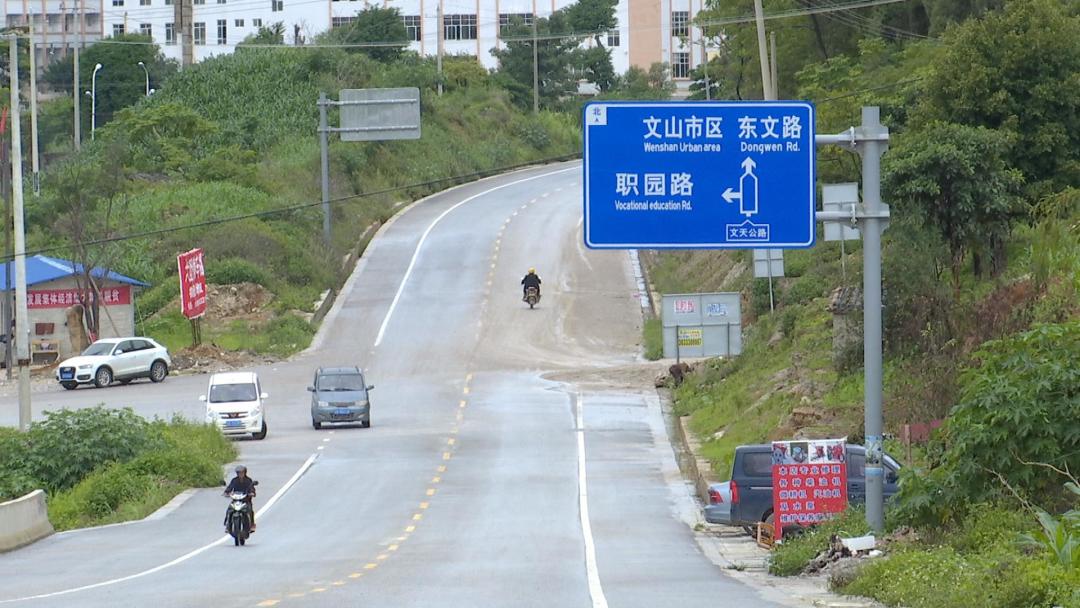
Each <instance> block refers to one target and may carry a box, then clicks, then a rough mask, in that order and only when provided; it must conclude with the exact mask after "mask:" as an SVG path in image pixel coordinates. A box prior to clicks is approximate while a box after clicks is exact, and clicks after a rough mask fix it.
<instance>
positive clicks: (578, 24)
mask: <svg viewBox="0 0 1080 608" xmlns="http://www.w3.org/2000/svg"><path fill="white" fill-rule="evenodd" d="M618 5H619V0H577V2H575V3H573V4H571V5H570V6H568V7H566V8H565V9H564V10H565V11H566V20H567V24H568V25H569V26H570V28H571V30H572V31H574V32H578V33H592V34H593V40H594V41H595V42H596V45H597V46H600V47H603V46H604V42H603V37H604V35H605V34H606V33H607V32H608V30H612V29H614V28H615V26H616V25H618V23H619V22H618V20H617V19H615V7H617V6H618Z"/></svg>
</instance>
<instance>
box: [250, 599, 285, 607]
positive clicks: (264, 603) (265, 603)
mask: <svg viewBox="0 0 1080 608" xmlns="http://www.w3.org/2000/svg"><path fill="white" fill-rule="evenodd" d="M279 603H281V600H265V601H262V602H259V603H258V604H255V605H256V606H276V605H277V604H279Z"/></svg>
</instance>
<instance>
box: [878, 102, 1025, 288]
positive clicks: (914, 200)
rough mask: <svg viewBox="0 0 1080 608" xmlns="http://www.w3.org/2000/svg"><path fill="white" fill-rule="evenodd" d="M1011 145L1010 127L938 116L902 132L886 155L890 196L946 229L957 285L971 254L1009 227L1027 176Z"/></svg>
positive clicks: (903, 207)
mask: <svg viewBox="0 0 1080 608" xmlns="http://www.w3.org/2000/svg"><path fill="white" fill-rule="evenodd" d="M1009 148H1010V138H1009V136H1008V134H1006V133H1001V132H998V131H992V130H990V129H986V128H983V127H968V126H964V125H956V124H949V123H941V122H934V123H930V124H929V125H926V127H925V128H923V129H920V130H918V131H910V132H908V133H905V134H903V135H902V136H901V137H900V138H898V141H897V142H896V145H895V146H894V147H893V149H892V150H891V151H890V152H889V153H888V154H886V155H885V157H884V161H883V163H884V165H883V175H882V177H883V186H884V190H885V192H886V195H887V199H888V200H890V201H895V203H896V205H897V207H899V210H900V211H901V212H904V213H913V214H915V215H917V216H918V217H920V218H922V220H923V222H924V225H925V226H926V227H928V228H929V229H932V230H936V231H938V232H939V233H940V234H941V237H942V238H943V239H944V241H945V243H946V245H947V246H948V248H949V253H950V257H951V266H952V275H953V286H954V288H956V289H959V287H960V271H961V268H962V266H963V263H964V258H965V256H966V254H967V253H968V252H969V251H971V250H972V249H973V248H974V249H975V250H976V251H980V250H981V249H982V247H983V246H985V244H987V243H993V242H995V241H1000V240H1003V239H1004V237H1005V236H1006V235H1008V233H1009V229H1010V224H1011V221H1012V218H1013V211H1014V209H1015V208H1016V206H1017V200H1018V199H1017V193H1018V191H1019V188H1020V186H1021V184H1022V181H1023V180H1022V176H1021V175H1020V174H1019V172H1018V171H1016V170H1015V169H1010V168H1008V166H1007V165H1006V163H1005V160H1004V158H1005V155H1006V154H1007V153H1008V151H1009Z"/></svg>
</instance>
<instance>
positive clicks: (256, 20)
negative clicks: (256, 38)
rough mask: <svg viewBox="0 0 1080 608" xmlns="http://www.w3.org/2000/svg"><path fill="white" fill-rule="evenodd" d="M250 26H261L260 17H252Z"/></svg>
mask: <svg viewBox="0 0 1080 608" xmlns="http://www.w3.org/2000/svg"><path fill="white" fill-rule="evenodd" d="M251 27H262V19H252V20H251Z"/></svg>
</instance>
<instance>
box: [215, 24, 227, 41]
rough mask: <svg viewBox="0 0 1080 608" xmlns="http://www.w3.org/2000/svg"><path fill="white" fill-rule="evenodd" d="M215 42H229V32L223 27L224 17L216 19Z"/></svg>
mask: <svg viewBox="0 0 1080 608" xmlns="http://www.w3.org/2000/svg"><path fill="white" fill-rule="evenodd" d="M217 43H218V44H228V43H229V32H228V30H226V29H225V20H224V19H218V20H217Z"/></svg>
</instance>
